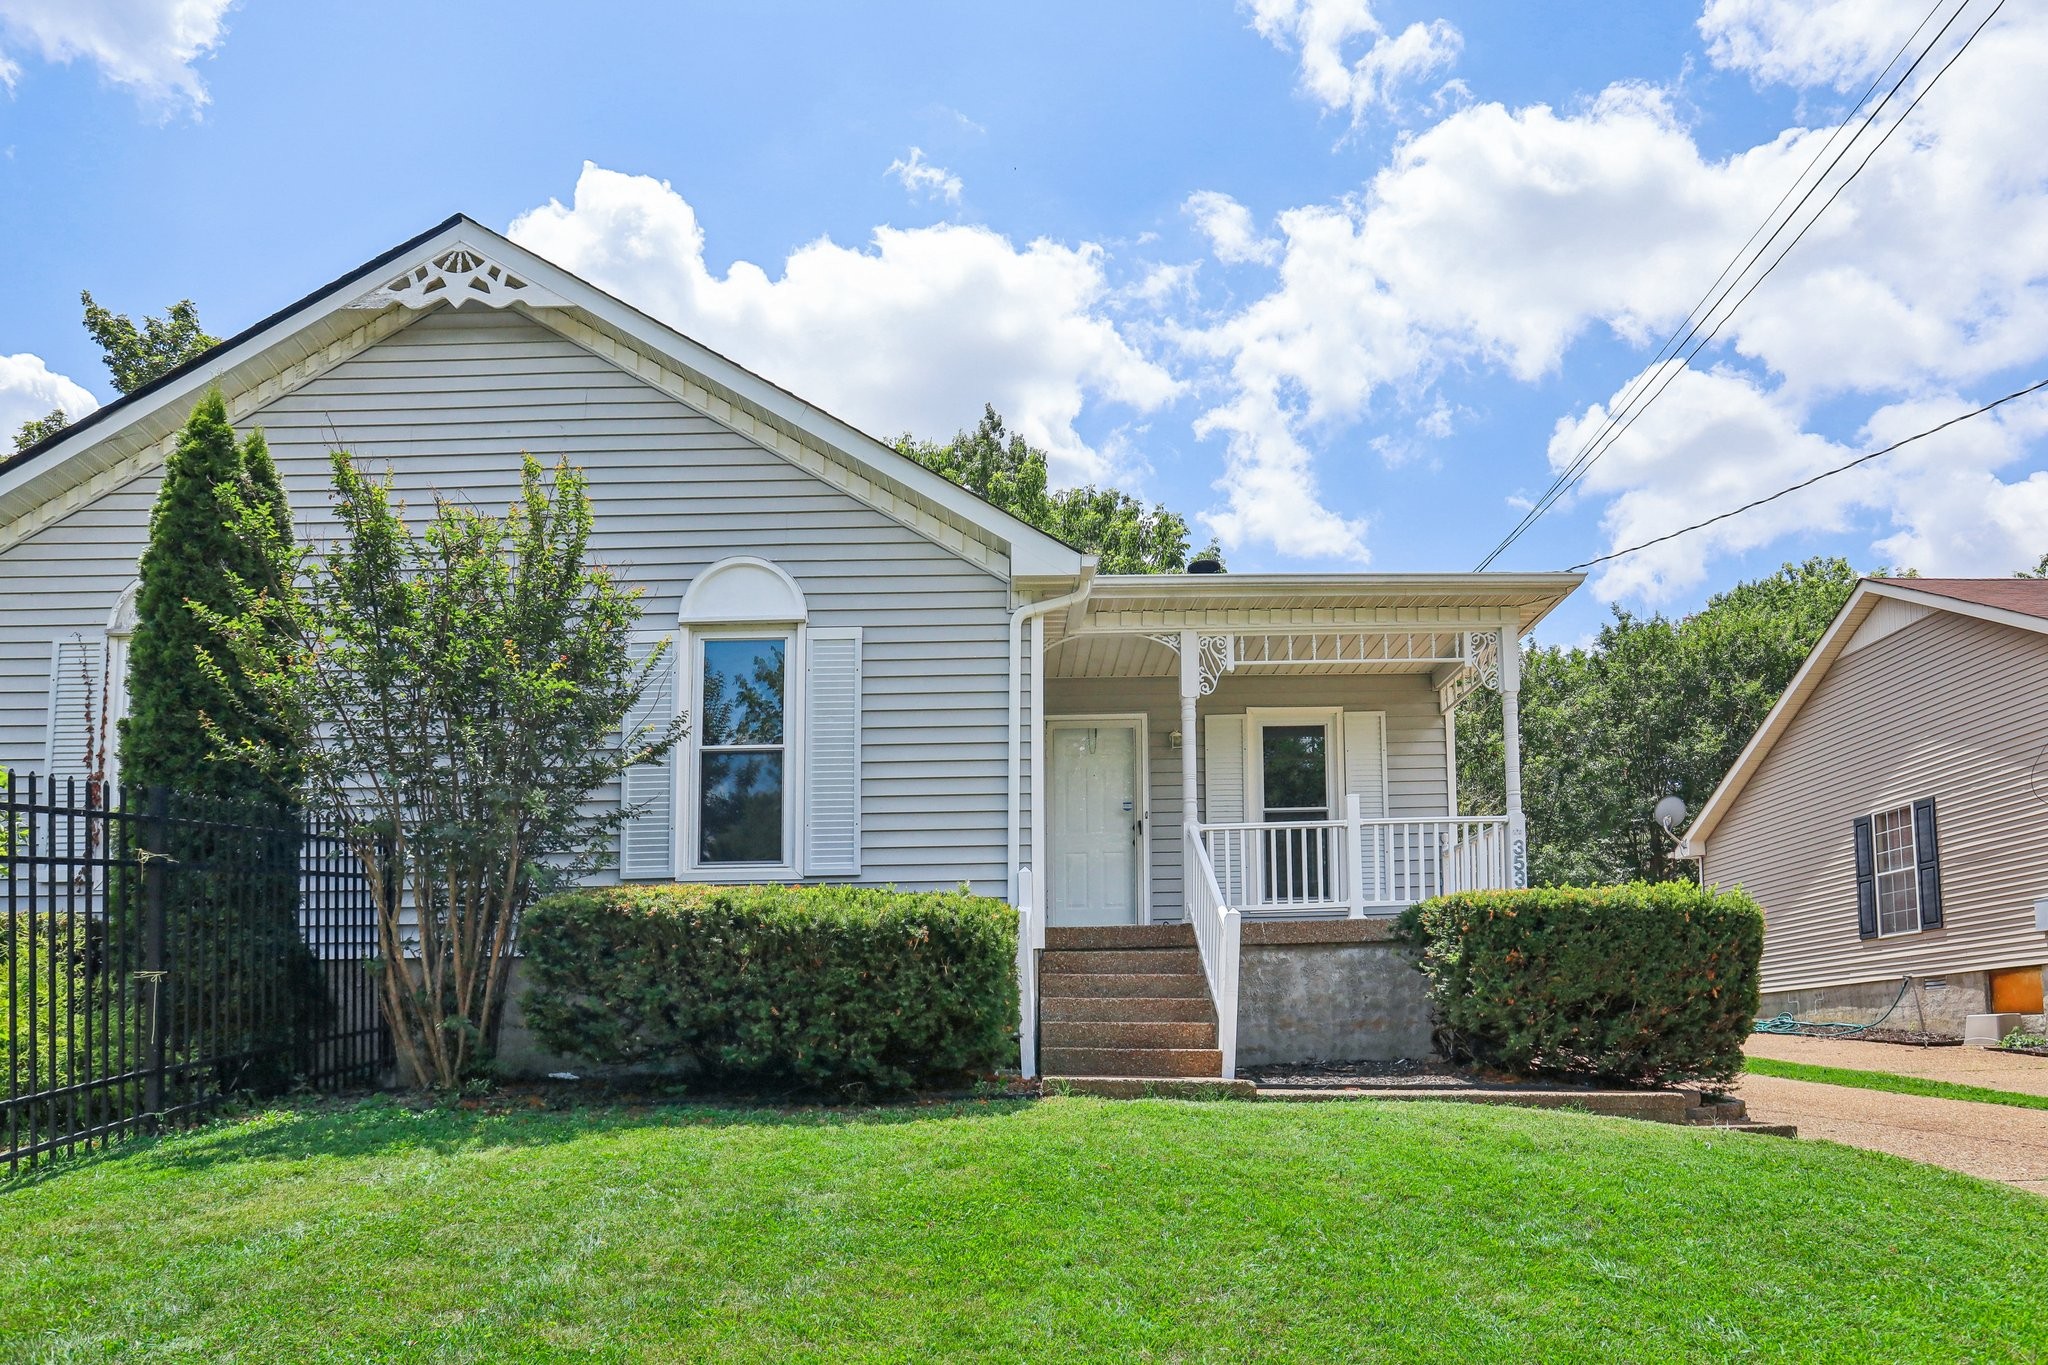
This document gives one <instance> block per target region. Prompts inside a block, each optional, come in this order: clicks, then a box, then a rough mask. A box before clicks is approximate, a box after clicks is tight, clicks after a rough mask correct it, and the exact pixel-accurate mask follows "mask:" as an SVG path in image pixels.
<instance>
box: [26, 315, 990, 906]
mask: <svg viewBox="0 0 2048 1365" xmlns="http://www.w3.org/2000/svg"><path fill="white" fill-rule="evenodd" d="M244 425H261V426H262V427H263V428H264V430H265V431H266V433H267V435H268V438H269V441H270V446H271V451H272V453H273V455H274V456H275V457H276V459H277V462H278V466H279V469H280V471H281V473H282V474H283V476H284V479H285V483H286V486H287V490H288V491H289V493H290V496H291V500H292V504H293V507H294V508H295V509H296V511H297V513H298V515H299V517H300V519H301V521H302V523H305V524H306V525H307V526H308V527H309V529H310V530H311V531H312V532H313V534H315V535H318V534H320V533H322V532H323V531H325V530H326V529H327V528H329V527H330V526H331V521H330V520H329V519H328V518H327V516H326V514H325V509H326V508H327V505H328V499H327V488H328V484H327V479H328V464H327V456H328V452H329V451H330V450H331V449H332V448H333V447H334V445H335V444H336V443H340V444H342V445H344V446H346V447H347V448H349V449H351V450H353V451H354V452H355V453H356V454H357V456H358V458H359V460H360V461H361V462H362V463H363V464H364V465H366V466H367V467H369V468H370V469H372V470H375V471H379V472H381V471H382V470H383V469H385V468H386V467H387V466H388V467H389V468H390V469H391V470H392V471H393V472H394V473H395V474H396V477H397V481H398V486H399V489H400V491H401V493H402V494H403V495H404V496H405V497H406V498H407V499H408V500H409V501H410V502H411V503H412V504H413V505H415V506H424V505H426V504H427V503H428V502H429V501H430V500H431V498H432V496H433V494H434V493H435V492H436V491H438V492H441V493H444V494H447V495H450V496H454V497H459V498H463V499H467V500H469V501H472V502H474V503H475V504H476V505H478V506H480V507H483V508H487V509H492V510H502V509H503V507H504V505H505V504H506V503H507V502H508V501H509V500H510V498H511V497H512V495H513V493H514V490H515V488H516V484H517V478H518V470H519V455H520V452H522V451H531V452H532V453H533V454H535V455H536V456H539V457H540V458H542V459H543V460H545V461H547V462H549V463H553V462H554V461H555V460H556V459H557V458H567V459H568V460H570V461H571V462H573V463H575V464H576V465H578V466H580V467H581V468H582V469H583V470H584V471H585V473H586V475H587V476H588V478H589V480H590V485H591V491H592V495H593V497H594V499H595V502H596V507H597V519H596V522H597V524H596V531H595V534H594V536H593V538H592V551H593V555H594V557H595V558H596V559H598V560H599V561H601V562H604V563H607V564H610V565H612V566H614V567H615V568H617V569H618V570H619V571H620V573H621V575H622V576H623V577H624V578H625V579H626V580H627V581H629V582H633V583H636V584H639V585H641V586H642V587H643V588H644V589H645V591H646V597H645V603H646V617H647V620H648V622H649V623H650V624H653V625H658V626H659V627H660V628H662V629H671V628H673V623H674V621H675V619H676V614H677V612H678V610H679V608H680V605H681V601H682V595H683V592H684V589H685V588H686V587H687V586H688V584H689V582H690V580H691V579H692V578H693V577H694V576H695V575H696V574H698V573H699V572H701V571H702V570H703V569H704V568H705V567H707V566H709V565H710V564H712V563H713V562H715V561H717V560H719V559H722V558H725V557H727V556H729V555H740V554H747V555H758V556H761V557H763V558H765V559H769V560H772V561H773V562H775V563H776V564H778V565H780V566H781V567H782V568H783V569H784V570H785V571H786V572H788V573H789V574H790V576H791V577H792V578H794V579H795V580H796V581H797V583H798V585H799V586H800V587H801V588H802V589H803V591H804V594H805V596H806V598H807V600H808V604H809V609H810V623H811V624H812V625H815V626H857V627H859V628H860V629H861V631H862V646H861V648H862V656H863V697H862V729H861V744H860V754H861V764H862V796H863V803H862V812H861V820H862V834H863V872H862V875H861V878H860V880H862V881H865V882H870V883H876V884H889V883H893V884H896V885H899V886H903V887H906V888H912V887H916V888H943V887H952V886H957V885H959V884H960V883H961V882H962V881H966V882H970V883H972V884H973V886H974V887H975V888H976V889H977V890H981V891H989V892H1001V891H1002V889H1003V887H1004V885H1005V831H1006V818H1007V808H1006V792H1007V787H1006V782H1007V763H1008V748H1007V735H1008V728H1007V725H1008V714H1007V710H1006V706H1007V700H1006V693H1005V690H1004V669H1005V665H1006V662H1007V658H1008V636H1007V630H1006V627H1007V619H1008V617H1007V612H1008V604H1009V590H1008V584H1007V583H1006V581H1005V580H1004V579H1003V578H1002V577H1000V576H998V575H997V574H994V573H990V572H989V571H987V570H985V569H983V568H980V567H978V566H975V565H973V564H970V563H968V562H967V561H965V560H963V559H961V558H960V557H958V556H956V555H954V554H953V553H951V552H950V551H948V550H946V549H944V548H942V547H940V546H939V545H937V544H935V543H934V542H932V541H931V540H929V539H927V538H925V537H924V536H922V535H920V534H918V533H917V532H916V531H913V530H911V529H910V528H908V527H906V526H904V525H902V524H901V523H899V522H897V521H895V520H894V519H892V518H890V517H888V516H885V515H883V514H882V513H880V512H877V511H875V510H873V509H872V508H870V507H868V506H866V505H865V504H863V503H861V502H859V501H857V500H856V499H854V498H852V497H850V496H848V495H846V494H844V493H841V492H839V491H838V490H837V489H835V488H833V487H831V486H830V485H828V484H826V483H824V482H822V481H821V480H819V479H816V478H814V477H813V476H811V475H810V474H808V473H806V472H804V471H803V470H801V469H799V468H797V467H796V466H794V465H792V464H790V463H789V462H787V461H785V460H783V459H782V458H780V457H779V456H777V455H775V454H774V453H773V452H771V451H768V450H766V449H764V448H763V447H761V446H760V445H758V444H756V443H755V442H753V441H751V440H750V439H748V438H746V437H744V436H741V435H739V434H737V433H735V432H734V431H732V430H731V429H730V428H728V427H725V426H724V425H722V424H720V423H718V422H716V421H713V420H712V419H711V418H709V417H707V416H704V415H703V414H700V413H698V412H696V411H695V410H693V409H691V408H689V407H687V406H685V405H683V404H681V403H679V402H677V401H675V400H673V399H671V398H669V397H667V396H666V395H665V394H663V393H661V392H660V391H659V390H657V389H655V388H653V387H651V386H649V385H647V384H645V383H643V382H642V381H640V380H639V379H637V378H635V377H633V376H631V375H629V374H627V373H626V372H624V371H623V370H621V369H619V368H617V367H616V366H614V365H613V364H612V363H610V362H609V361H606V360H603V359H601V358H599V357H597V356H595V355H593V354H591V353H590V352H588V351H586V350H584V349H582V348H581V347H578V346H576V345H574V344H572V343H570V342H568V341H566V340H564V339H562V338H560V337H558V336H556V335H555V334H554V333H552V332H550V331H548V330H547V329H545V328H544V327H542V326H540V325H538V324H537V323H535V322H533V321H532V320H531V319H527V318H524V317H522V316H520V315H518V314H515V313H509V312H490V311H484V310H479V309H464V310H462V311H460V312H448V311H445V310H444V311H440V312H435V313H430V314H427V315H426V316H425V317H423V318H422V319H421V320H420V321H419V322H417V323H415V324H414V325H412V326H411V327H408V328H406V329H405V330H403V331H401V332H398V333H397V334H395V335H394V336H392V337H389V338H387V339H386V340H384V341H382V342H380V343H378V344H377V345H375V346H374V347H372V348H371V349H370V350H368V351H366V352H364V353H363V354H362V355H360V356H358V357H356V358H355V359H352V360H349V361H347V362H345V363H343V364H341V365H339V366H337V367H336V368H335V369H333V370H331V371H329V372H328V373H327V374H325V375H324V376H322V377H320V378H318V379H316V380H314V381H312V382H311V383H309V384H308V385H306V386H305V387H303V388H301V389H299V390H297V391H295V392H293V393H291V394H288V395H286V396H284V397H282V398H280V399H279V400H277V401H276V402H273V403H272V404H270V405H269V406H268V407H266V408H265V409H263V411H262V412H261V413H260V414H258V416H257V417H256V418H255V419H254V420H253V421H252V422H250V423H245V424H244ZM157 483H158V477H157V475H155V474H151V475H149V476H147V477H144V478H140V479H137V480H136V481H135V482H133V483H131V484H129V485H127V486H125V487H123V488H121V489H119V490H117V491H115V492H113V493H110V494H108V495H106V496H104V497H102V498H100V499H98V500H97V501H95V502H94V503H93V504H91V505H90V506H87V507H85V508H82V509H80V510H79V511H78V512H76V513H74V514H72V515H71V516H70V517H67V518H65V519H64V520H62V521H60V522H58V523H55V524H54V525H52V526H50V527H48V528H46V529H44V530H43V531H41V532H39V533H38V534H37V535H35V536H34V537H32V538H30V539H29V540H27V541H25V542H23V543H22V544H20V545H17V546H14V547H12V548H11V549H9V550H6V551H0V584H4V594H0V764H12V765H18V766H22V767H39V766H40V765H41V763H42V758H43V745H44V737H45V733H46V727H47V723H48V718H47V709H48V694H49V676H48V675H49V660H50V649H51V641H52V640H53V639H55V638H57V637H58V636H59V635H60V634H65V633H68V632H70V631H73V630H78V631H83V632H89V633H97V632H99V631H101V630H102V629H103V628H104V626H105V623H106V619H107V614H108V612H109V610H110V609H111V608H112V606H113V603H114V599H115V597H116V596H117V595H118V594H119V593H120V591H121V590H122V588H124V587H125V586H126V585H127V584H128V583H129V582H131V581H132V580H133V578H134V576H135V565H136V561H137V559H138V557H139V556H140V554H141V551H142V549H143V545H144V543H145V540H146V537H147V529H148V520H149V509H150V505H151V502H152V501H153V499H154V497H155V494H156V488H157ZM601 796H602V798H603V799H616V794H615V793H603V794H601Z"/></svg>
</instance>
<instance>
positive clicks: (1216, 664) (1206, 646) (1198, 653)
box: [1149, 631, 1237, 697]
mask: <svg viewBox="0 0 2048 1365" xmlns="http://www.w3.org/2000/svg"><path fill="white" fill-rule="evenodd" d="M1183 637H1191V638H1193V639H1194V640H1195V641H1196V643H1195V653H1194V656H1193V657H1194V660H1195V671H1196V676H1197V678H1198V680H1199V684H1200V686H1199V688H1198V695H1200V696H1204V697H1206V696H1208V695H1209V694H1210V693H1211V692H1214V691H1215V690H1216V684H1217V683H1219V682H1221V681H1222V680H1223V675H1224V674H1225V673H1228V672H1230V671H1231V670H1233V669H1235V668H1236V667H1237V637H1236V636H1234V635H1196V634H1195V632H1193V631H1182V632H1181V633H1180V634H1178V635H1153V636H1150V637H1149V638H1150V639H1151V641H1152V642H1153V643H1154V644H1160V645H1165V646H1166V647H1167V648H1168V649H1170V650H1172V651H1173V652H1174V653H1175V654H1179V653H1180V651H1181V640H1182V638H1183ZM1181 671H1182V672H1183V673H1186V671H1187V665H1186V664H1185V663H1183V664H1182V665H1181Z"/></svg>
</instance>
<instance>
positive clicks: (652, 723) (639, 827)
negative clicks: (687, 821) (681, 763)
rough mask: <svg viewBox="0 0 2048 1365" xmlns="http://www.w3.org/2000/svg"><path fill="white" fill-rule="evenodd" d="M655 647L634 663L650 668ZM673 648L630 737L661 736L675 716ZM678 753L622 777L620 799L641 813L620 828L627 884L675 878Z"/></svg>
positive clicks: (640, 652)
mask: <svg viewBox="0 0 2048 1365" xmlns="http://www.w3.org/2000/svg"><path fill="white" fill-rule="evenodd" d="M654 648H655V646H654V643H653V642H651V641H650V642H647V643H644V644H637V645H634V646H633V647H632V651H631V653H632V657H633V660H634V662H635V663H645V662H646V660H647V657H648V655H650V654H652V653H653V652H654ZM681 652H682V651H681V650H679V649H673V648H672V649H670V650H669V651H668V653H667V654H665V655H664V656H663V657H662V660H661V664H660V666H659V667H658V668H657V669H656V670H655V672H654V675H653V676H652V677H650V678H649V679H648V680H647V690H646V691H644V692H642V693H641V694H640V700H639V703H638V704H637V705H635V706H634V708H633V710H632V712H631V713H630V714H628V715H627V717H626V734H627V736H628V738H629V739H630V738H631V737H632V736H633V735H635V734H642V733H645V732H647V731H650V730H652V731H658V730H660V729H661V727H662V726H664V725H667V724H668V723H669V721H670V720H671V719H672V718H673V717H674V716H675V713H676V677H677V660H676V656H677V655H678V654H680V653H681ZM675 771H676V750H674V749H671V750H669V751H668V753H666V754H664V755H662V757H661V758H660V759H659V760H657V761H656V762H653V763H636V764H634V765H633V766H632V767H630V768H628V769H626V771H625V773H624V774H623V776H622V777H621V778H620V782H619V786H620V799H621V800H622V801H623V802H624V803H625V804H626V805H627V806H629V807H637V808H638V813H636V814H634V815H631V816H628V817H627V819H626V822H625V823H624V824H623V825H621V826H620V827H619V876H620V877H621V878H622V879H624V880H626V881H649V880H655V881H658V880H662V879H664V878H669V877H673V876H675V874H676V782H675Z"/></svg>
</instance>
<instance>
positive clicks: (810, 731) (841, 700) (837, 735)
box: [803, 627, 860, 877]
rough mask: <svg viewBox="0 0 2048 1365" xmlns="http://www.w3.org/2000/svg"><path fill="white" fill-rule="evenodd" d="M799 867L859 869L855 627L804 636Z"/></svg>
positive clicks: (826, 873)
mask: <svg viewBox="0 0 2048 1365" xmlns="http://www.w3.org/2000/svg"><path fill="white" fill-rule="evenodd" d="M804 657H805V665H804V667H805V673H806V674H807V677H806V680H805V692H804V726H805V735H804V776H803V782H804V805H803V812H804V843H803V847H804V873H805V875H806V876H813V877H835V876H850V875H852V874H854V873H857V872H859V871H860V630H859V629H858V628H857V627H856V628H845V629H837V628H833V629H822V630H819V629H813V630H810V631H807V632H806V633H805V636H804Z"/></svg>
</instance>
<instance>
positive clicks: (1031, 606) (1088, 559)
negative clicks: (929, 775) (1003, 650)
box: [1009, 555, 1097, 905]
mask: <svg viewBox="0 0 2048 1365" xmlns="http://www.w3.org/2000/svg"><path fill="white" fill-rule="evenodd" d="M1096 563H1097V560H1096V557H1095V556H1094V555H1083V556H1082V557H1081V582H1080V584H1079V586H1077V587H1076V588H1075V589H1074V590H1073V591H1072V592H1067V593H1062V594H1061V595H1059V596H1058V597H1048V598H1046V599H1045V600H1044V601H1042V602H1026V603H1025V604H1024V605H1023V606H1020V607H1018V608H1017V609H1016V610H1015V611H1012V612H1011V613H1010V687H1009V691H1010V844H1009V881H1010V902H1011V904H1013V905H1014V904H1015V903H1016V901H1017V871H1018V868H1019V866H1020V864H1021V862H1022V859H1023V853H1024V687H1025V686H1026V684H1025V682H1024V680H1023V679H1022V678H1021V677H1020V676H1019V673H1020V668H1021V665H1022V663H1023V661H1024V627H1025V626H1026V625H1027V624H1029V623H1030V622H1032V621H1036V620H1040V619H1042V618H1044V617H1045V616H1048V615H1050V614H1051V613H1053V612H1055V611H1061V610H1064V609H1065V608H1067V607H1071V606H1072V605H1074V604H1075V603H1076V602H1082V601H1086V600H1087V597H1088V593H1089V590H1090V589H1091V588H1093V587H1094V586H1095V565H1096ZM1031 723H1032V724H1033V725H1036V726H1038V727H1039V728H1040V730H1041V731H1042V730H1043V728H1044V718H1043V717H1041V716H1038V715H1036V714H1034V715H1033V716H1032V718H1031ZM1033 836H1034V841H1035V842H1034V844H1033V851H1034V852H1036V851H1037V847H1038V844H1039V843H1042V842H1043V840H1042V836H1040V835H1039V834H1038V832H1037V831H1033Z"/></svg>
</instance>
